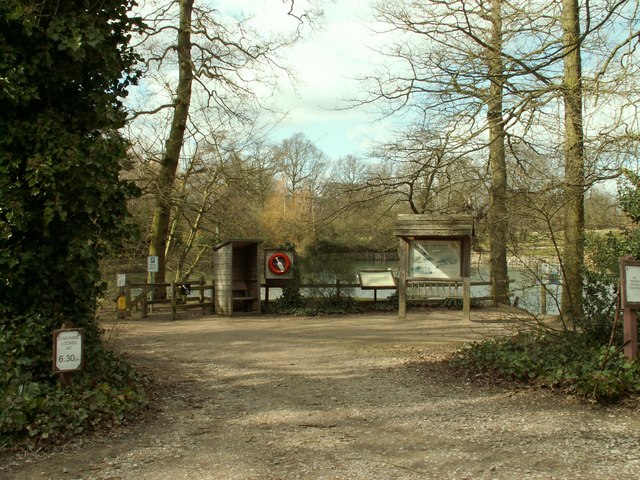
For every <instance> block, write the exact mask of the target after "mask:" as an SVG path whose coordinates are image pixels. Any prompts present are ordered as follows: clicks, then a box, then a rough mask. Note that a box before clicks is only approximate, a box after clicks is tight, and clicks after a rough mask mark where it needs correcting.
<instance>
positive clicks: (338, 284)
mask: <svg viewBox="0 0 640 480" xmlns="http://www.w3.org/2000/svg"><path fill="white" fill-rule="evenodd" d="M336 297H338V298H340V279H339V278H336Z"/></svg>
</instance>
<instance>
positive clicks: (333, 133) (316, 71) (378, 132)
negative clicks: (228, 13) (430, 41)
mask: <svg viewBox="0 0 640 480" xmlns="http://www.w3.org/2000/svg"><path fill="white" fill-rule="evenodd" d="M272 1H273V0H271V1H270V0H245V2H246V3H247V4H253V5H255V4H256V3H261V2H262V3H263V4H265V5H266V4H271V5H273V3H272ZM323 10H324V13H325V19H324V24H323V27H322V28H321V29H320V30H317V31H313V32H308V33H307V34H306V35H305V38H304V39H303V40H302V41H300V42H299V43H298V44H296V45H295V46H294V47H292V48H290V49H289V50H287V52H286V54H285V59H286V62H287V65H288V67H289V68H290V70H291V71H292V72H293V74H294V75H295V76H296V78H297V83H296V87H295V88H294V87H293V86H292V85H291V84H290V83H288V82H286V81H284V80H283V81H282V83H281V85H280V87H281V90H280V92H279V93H278V94H277V95H276V97H275V98H274V99H273V101H274V103H275V104H276V105H277V106H278V107H279V108H280V109H281V110H282V111H285V112H287V116H286V117H285V118H284V120H283V121H281V122H280V123H279V124H278V126H277V127H276V128H275V129H274V130H273V132H272V134H271V135H270V139H272V140H273V141H278V140H281V139H283V138H286V137H289V136H291V135H293V134H295V133H297V132H302V133H304V134H305V135H306V136H307V137H308V138H309V139H310V140H311V141H313V142H314V143H315V144H316V145H317V146H318V147H319V148H320V149H321V150H322V151H324V152H325V153H326V154H327V155H328V156H329V157H331V158H334V159H337V158H340V157H344V156H346V155H349V154H354V155H359V156H364V155H366V153H367V152H368V150H369V149H370V147H371V145H372V143H373V142H376V141H381V140H383V139H385V138H387V137H388V136H389V134H390V129H391V128H392V127H391V126H392V122H391V120H389V119H386V120H381V117H380V114H379V112H376V111H375V106H369V107H367V108H351V109H346V110H345V109H344V107H345V106H346V105H347V104H348V100H349V99H353V98H354V97H359V98H361V97H362V91H363V86H362V84H361V83H360V82H358V80H357V78H358V77H362V76H364V75H367V74H371V73H373V72H374V71H375V65H376V64H379V63H380V62H381V59H380V56H379V55H378V54H376V52H375V50H374V47H375V46H376V45H379V44H380V42H381V41H382V40H383V39H382V36H380V35H376V34H374V33H373V30H372V28H373V27H374V25H373V24H372V22H371V14H370V12H371V8H370V2H369V0H336V1H335V2H325V3H324V4H323ZM281 13H282V12H280V15H281ZM277 15H278V12H274V13H273V14H272V15H271V16H269V17H265V16H261V17H260V20H261V21H262V22H277V21H278V20H280V21H281V19H282V17H281V16H280V17H279V18H278V17H277Z"/></svg>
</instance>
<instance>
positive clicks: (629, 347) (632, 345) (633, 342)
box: [622, 307, 638, 360]
mask: <svg viewBox="0 0 640 480" xmlns="http://www.w3.org/2000/svg"><path fill="white" fill-rule="evenodd" d="M623 312H624V313H623V317H622V318H623V322H624V354H625V356H626V357H627V358H629V359H631V360H633V359H635V358H638V318H637V317H636V311H635V310H634V309H632V308H631V307H625V308H624V310H623Z"/></svg>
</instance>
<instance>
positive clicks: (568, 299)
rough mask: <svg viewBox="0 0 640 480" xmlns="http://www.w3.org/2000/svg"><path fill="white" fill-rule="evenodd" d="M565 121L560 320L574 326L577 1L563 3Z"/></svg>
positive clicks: (579, 242)
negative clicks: (562, 279) (561, 318)
mask: <svg viewBox="0 0 640 480" xmlns="http://www.w3.org/2000/svg"><path fill="white" fill-rule="evenodd" d="M562 29H563V44H564V48H565V52H564V53H565V57H564V89H563V94H564V121H565V127H564V128H565V143H564V155H565V171H564V177H565V186H564V189H565V191H564V195H565V215H564V216H565V225H564V251H563V255H562V256H563V258H562V263H563V276H564V282H563V289H562V304H561V313H562V315H563V319H564V320H565V321H568V322H569V323H570V324H571V323H573V325H575V321H576V320H580V319H581V318H582V316H583V306H582V281H583V268H584V188H585V179H584V175H585V173H584V137H583V125H582V65H581V58H580V12H579V7H578V2H577V0H562Z"/></svg>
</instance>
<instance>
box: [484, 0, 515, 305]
mask: <svg viewBox="0 0 640 480" xmlns="http://www.w3.org/2000/svg"><path fill="white" fill-rule="evenodd" d="M501 6H502V0H491V24H492V28H491V37H492V38H491V48H487V49H486V55H487V64H488V66H489V80H490V82H491V83H490V86H489V98H488V100H487V122H488V125H489V166H490V169H491V186H490V188H489V212H488V227H489V228H488V230H489V250H490V254H491V258H490V267H491V296H492V299H493V303H494V304H498V303H508V302H509V272H508V268H507V229H508V226H509V224H508V218H507V166H506V159H505V151H504V143H505V142H504V137H505V131H504V128H505V125H504V118H503V90H504V81H505V80H504V65H503V62H502V12H501Z"/></svg>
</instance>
